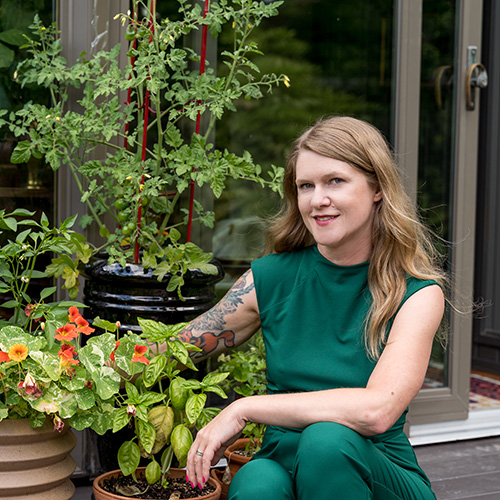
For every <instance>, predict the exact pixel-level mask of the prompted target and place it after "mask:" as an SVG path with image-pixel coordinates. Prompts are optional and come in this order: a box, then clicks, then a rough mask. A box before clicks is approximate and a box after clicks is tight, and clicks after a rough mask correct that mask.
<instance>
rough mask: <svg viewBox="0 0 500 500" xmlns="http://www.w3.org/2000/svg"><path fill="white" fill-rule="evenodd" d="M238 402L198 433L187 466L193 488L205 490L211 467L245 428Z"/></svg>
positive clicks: (187, 477)
mask: <svg viewBox="0 0 500 500" xmlns="http://www.w3.org/2000/svg"><path fill="white" fill-rule="evenodd" d="M238 401H240V400H238ZM238 401H235V402H234V403H232V404H230V405H229V406H228V407H226V408H225V409H224V410H223V411H221V412H220V413H219V415H217V417H215V418H214V419H213V420H212V421H211V422H210V423H209V424H207V425H206V426H205V427H203V429H201V430H200V431H199V432H198V434H197V436H196V439H195V440H194V443H193V444H192V446H191V449H190V450H189V453H188V460H187V466H186V481H187V482H188V483H190V484H191V486H192V487H193V488H196V487H198V488H200V489H202V488H203V486H204V484H205V483H206V481H207V479H208V477H209V475H210V466H211V465H215V464H217V462H218V461H219V460H220V458H221V457H222V455H223V454H224V450H225V449H226V448H227V447H228V446H229V445H230V444H232V443H233V442H234V441H235V440H236V439H237V437H238V436H239V434H240V432H241V431H242V430H243V428H244V427H245V424H246V420H245V419H244V418H243V416H242V415H241V414H240V406H241V405H239V404H238Z"/></svg>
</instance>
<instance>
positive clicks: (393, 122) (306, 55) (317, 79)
mask: <svg viewBox="0 0 500 500" xmlns="http://www.w3.org/2000/svg"><path fill="white" fill-rule="evenodd" d="M481 7H482V1H479V0H369V1H367V0H338V1H335V2H331V1H328V0H287V1H286V2H284V4H283V5H282V6H281V7H280V13H279V15H278V16H277V17H275V18H272V19H269V20H267V22H266V23H264V24H263V25H262V26H261V27H260V28H259V29H258V30H256V31H255V32H254V33H253V37H254V40H255V41H257V42H258V44H259V48H260V49H261V50H262V51H263V52H264V54H265V55H266V58H265V61H266V62H265V65H266V67H264V68H263V70H264V71H266V72H267V71H276V72H283V73H285V74H287V75H288V76H289V77H290V82H291V87H290V88H284V87H283V88H278V89H276V90H274V91H273V94H272V95H267V96H266V97H265V98H264V99H263V100H262V102H254V103H252V102H250V101H242V102H241V103H240V106H241V107H244V108H245V113H243V114H232V113H228V114H227V115H226V117H225V119H224V121H223V123H222V124H221V125H220V126H219V128H218V130H217V136H216V142H217V144H218V145H219V146H220V147H224V146H228V147H229V148H231V149H233V150H238V149H239V150H241V152H242V151H244V150H249V151H251V152H252V154H253V156H254V158H255V160H256V161H257V162H258V163H260V164H261V165H262V167H263V168H264V169H265V168H270V166H271V165H272V164H276V165H283V164H284V161H285V157H286V154H287V151H288V149H289V147H290V145H291V143H292V141H293V139H294V138H295V137H296V136H297V135H298V134H299V133H300V132H301V131H303V130H304V129H305V128H306V127H307V126H309V125H311V124H312V123H314V122H315V121H316V120H317V119H319V118H321V117H325V116H329V115H333V114H346V115H351V116H356V117H358V118H362V119H365V120H367V121H370V122H372V123H373V124H375V125H376V126H377V127H379V128H380V129H381V130H382V131H383V132H384V133H385V135H386V136H387V137H388V139H389V140H390V142H391V143H392V144H393V145H394V147H395V151H396V154H397V157H398V161H399V163H400V165H401V167H402V170H403V176H404V179H405V182H406V184H407V188H408V190H409V191H410V193H412V194H413V196H414V197H415V200H416V202H417V203H418V205H419V206H420V207H421V208H422V210H423V216H424V218H425V219H426V221H427V222H428V223H429V224H431V226H432V227H433V229H434V230H435V231H436V233H437V234H438V235H439V237H440V238H442V240H443V242H444V241H451V242H453V243H452V244H446V243H443V247H442V250H443V251H444V252H445V253H447V255H448V259H447V265H448V267H449V268H450V270H453V271H454V276H455V281H454V283H453V287H452V291H451V292H452V296H453V298H454V299H455V300H456V302H457V303H458V304H459V305H462V306H463V305H464V301H465V303H467V300H468V298H469V297H468V296H470V297H471V296H472V286H473V283H472V273H473V262H474V255H473V249H474V209H475V183H476V163H477V160H476V157H477V135H478V134H477V130H478V110H477V106H476V109H474V110H468V109H467V107H466V102H465V100H466V99H465V98H466V92H465V79H466V76H467V70H468V68H469V67H470V65H471V64H472V61H473V59H474V58H475V60H477V61H480V49H481V43H480V42H481V22H482V8H481ZM219 43H222V44H224V43H228V44H230V43H231V33H229V32H228V33H223V34H222V36H221V38H220V39H219ZM473 47H475V49H473ZM469 59H470V61H469ZM224 69H225V68H224V66H223V65H220V66H219V67H218V71H220V72H223V71H224ZM476 93H478V91H477V90H476ZM476 99H479V95H477V96H476ZM277 202H278V200H276V199H273V198H271V197H269V196H266V197H262V192H261V191H260V190H253V189H252V188H251V187H246V186H245V187H243V186H241V184H240V185H239V187H238V189H237V190H236V189H234V190H226V191H225V195H224V198H222V199H221V200H216V202H215V212H216V220H217V223H216V228H215V234H214V239H213V250H214V253H215V256H216V257H217V258H218V259H220V260H221V261H222V262H223V264H224V267H225V269H226V282H225V283H224V285H225V286H229V285H230V284H231V283H232V282H234V280H235V279H236V278H237V276H238V275H240V274H241V273H242V272H244V270H246V269H247V268H248V266H249V263H250V261H251V260H252V259H254V258H256V257H258V256H260V255H261V253H262V250H263V237H262V223H261V217H262V216H264V217H266V216H269V215H270V214H272V213H275V211H276V207H277V205H278V203H277ZM449 329H450V332H451V333H450V340H449V344H448V346H447V348H443V347H442V346H441V345H440V344H439V343H436V345H435V347H434V350H433V355H432V360H431V363H430V366H429V371H428V375H427V380H426V384H425V385H424V387H423V389H422V391H421V394H419V396H418V398H417V400H416V402H415V404H413V405H412V411H411V422H412V423H423V422H429V421H442V420H457V419H465V418H467V413H468V391H469V375H470V347H469V346H470V338H471V330H472V328H471V320H470V319H469V318H466V317H461V316H458V315H455V314H454V313H453V312H452V311H451V312H450V314H449Z"/></svg>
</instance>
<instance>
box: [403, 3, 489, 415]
mask: <svg viewBox="0 0 500 500" xmlns="http://www.w3.org/2000/svg"><path fill="white" fill-rule="evenodd" d="M403 3H405V2H401V4H403ZM409 3H410V2H407V4H409ZM411 4H412V6H411V7H410V6H409V5H408V6H407V8H408V10H409V9H410V8H411V9H417V8H418V9H419V10H420V12H421V17H420V19H421V28H420V34H421V35H420V49H418V48H417V47H413V50H414V51H415V52H414V56H417V51H419V52H420V55H419V58H420V76H419V78H418V80H417V81H418V82H420V84H419V88H418V96H415V97H417V100H416V103H417V104H414V105H413V106H412V111H411V113H415V116H416V117H418V118H417V120H418V121H417V123H418V128H416V129H412V130H414V134H415V136H414V138H413V140H414V143H413V146H415V151H417V152H418V153H417V158H413V164H412V165H407V168H406V169H405V171H406V172H407V173H409V174H410V176H411V178H412V180H413V183H414V184H413V185H414V186H415V187H416V193H415V195H416V200H417V203H418V205H419V207H420V209H421V213H422V215H423V217H424V219H425V220H426V222H427V223H428V224H429V225H430V226H431V227H432V228H433V230H434V231H435V233H436V234H437V235H438V237H439V238H442V245H441V246H442V248H441V250H442V251H443V253H444V254H447V262H446V265H447V267H448V270H449V271H450V274H451V276H452V277H453V281H452V283H451V290H450V292H451V299H452V301H453V302H454V303H455V304H456V305H457V307H458V308H460V309H462V310H467V309H469V308H470V306H471V301H472V298H473V296H472V293H473V292H472V290H473V270H474V233H475V207H476V175H477V149H478V148H477V144H478V126H479V120H478V118H479V116H478V114H479V111H478V100H479V90H478V89H475V88H473V87H470V80H471V76H472V75H474V76H477V75H476V73H478V71H479V69H480V66H479V65H478V64H477V63H479V62H480V50H481V25H482V2H480V1H471V0H457V1H456V2H452V1H448V0H442V1H441V0H422V1H418V2H413V1H412V2H411ZM417 4H420V5H419V6H417ZM413 14H415V12H413ZM400 15H401V17H402V18H403V19H404V16H405V15H409V12H408V11H405V10H404V8H403V10H402V12H401V14H400ZM413 19H415V18H413ZM413 76H415V75H413ZM413 85H414V84H413ZM412 91H413V92H415V88H414V87H412ZM471 99H475V102H474V104H475V105H473V104H472V102H470V101H471ZM467 100H469V102H468V101H467ZM396 112H397V110H396ZM410 119H411V118H410V117H409V116H408V117H407V118H406V123H407V120H410ZM400 120H401V118H400ZM404 123H405V121H400V125H401V126H404ZM400 151H401V150H400ZM448 242H449V243H448ZM448 329H449V340H448V345H447V347H446V348H444V347H443V346H442V345H440V343H438V342H436V343H435V346H434V349H433V353H432V359H431V362H430V365H429V370H428V373H427V378H426V382H425V384H424V387H423V389H422V391H421V393H420V394H419V395H418V397H417V399H416V400H415V402H414V404H413V405H412V408H411V412H410V423H411V424H417V423H425V422H436V421H447V420H460V419H466V418H467V416H468V407H469V387H470V359H471V352H470V345H471V335H472V318H471V317H470V316H467V315H461V314H458V313H456V312H455V311H454V310H453V309H452V308H450V309H449V311H448Z"/></svg>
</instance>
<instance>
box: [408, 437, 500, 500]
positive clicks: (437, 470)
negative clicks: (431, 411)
mask: <svg viewBox="0 0 500 500" xmlns="http://www.w3.org/2000/svg"><path fill="white" fill-rule="evenodd" d="M415 453H416V455H417V458H418V461H419V463H420V465H421V467H422V468H423V469H424V470H425V472H426V473H427V475H428V476H429V479H430V480H431V482H432V486H433V489H434V491H435V493H436V496H437V498H438V500H467V499H476V498H477V499H480V500H499V499H500V437H493V438H482V439H474V440H470V441H457V442H453V443H443V444H433V445H425V446H416V447H415Z"/></svg>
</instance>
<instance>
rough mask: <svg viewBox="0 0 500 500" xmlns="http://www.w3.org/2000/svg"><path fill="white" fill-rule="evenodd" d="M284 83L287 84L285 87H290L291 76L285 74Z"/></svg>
mask: <svg viewBox="0 0 500 500" xmlns="http://www.w3.org/2000/svg"><path fill="white" fill-rule="evenodd" d="M283 83H284V84H285V87H290V78H288V76H286V75H285V80H284V82H283Z"/></svg>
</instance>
